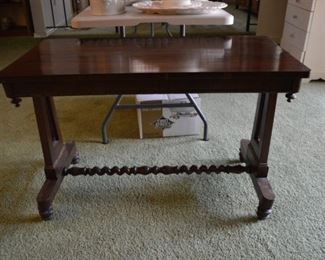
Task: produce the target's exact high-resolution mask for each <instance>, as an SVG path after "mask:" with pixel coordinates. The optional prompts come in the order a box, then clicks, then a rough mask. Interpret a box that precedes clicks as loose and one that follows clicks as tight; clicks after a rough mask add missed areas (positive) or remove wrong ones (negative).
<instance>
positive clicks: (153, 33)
mask: <svg viewBox="0 0 325 260" xmlns="http://www.w3.org/2000/svg"><path fill="white" fill-rule="evenodd" d="M150 34H151V38H153V37H155V24H154V23H150Z"/></svg>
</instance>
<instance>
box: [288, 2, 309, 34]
mask: <svg viewBox="0 0 325 260" xmlns="http://www.w3.org/2000/svg"><path fill="white" fill-rule="evenodd" d="M312 17H313V13H312V12H310V11H307V10H305V9H302V8H299V7H297V6H294V5H290V4H289V5H288V7H287V13H286V18H285V20H286V21H287V22H288V23H291V24H293V25H294V26H296V27H298V28H300V29H302V30H304V31H306V32H308V31H309V30H310V24H311V19H312Z"/></svg>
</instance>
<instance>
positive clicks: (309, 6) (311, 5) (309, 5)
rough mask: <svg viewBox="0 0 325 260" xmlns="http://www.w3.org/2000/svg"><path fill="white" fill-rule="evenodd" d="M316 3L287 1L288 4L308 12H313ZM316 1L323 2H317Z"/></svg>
mask: <svg viewBox="0 0 325 260" xmlns="http://www.w3.org/2000/svg"><path fill="white" fill-rule="evenodd" d="M316 1H317V0H289V4H292V5H295V6H298V7H300V8H303V9H306V10H308V11H313V10H314V9H315V3H316ZM318 1H324V0H318Z"/></svg>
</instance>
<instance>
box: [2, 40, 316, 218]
mask: <svg viewBox="0 0 325 260" xmlns="http://www.w3.org/2000/svg"><path fill="white" fill-rule="evenodd" d="M229 44H230V45H229ZM225 46H227V48H225ZM229 46H230V48H229ZM309 73H310V71H309V69H308V68H307V67H305V66H304V65H303V64H301V63H300V62H298V61H297V60H296V59H294V58H292V57H291V56H290V55H289V54H288V53H287V52H285V51H283V50H282V49H281V48H280V47H278V46H277V45H276V44H275V43H274V42H272V41H271V40H269V39H268V38H265V37H255V36H237V37H226V38H166V39H165V38H153V39H148V38H146V39H131V38H130V39H97V40H78V39H48V40H43V41H42V42H41V43H40V44H39V46H37V47H35V48H34V49H32V50H31V51H29V52H28V53H27V54H26V55H24V56H23V57H21V58H20V59H18V60H17V61H16V62H14V63H13V64H11V65H10V66H9V67H7V68H6V69H4V70H3V71H2V72H0V82H2V83H3V85H4V88H5V92H6V95H7V97H9V98H11V99H12V102H13V103H14V104H16V105H17V106H18V105H19V103H20V102H21V99H20V98H21V97H32V98H33V102H34V107H35V115H36V118H37V123H38V130H39V134H40V140H41V144H42V150H43V155H44V163H45V175H46V181H45V183H44V185H43V187H42V189H41V191H40V193H39V195H38V197H37V202H38V209H39V213H40V216H41V217H42V218H43V219H45V220H46V219H49V218H50V217H51V216H52V213H53V209H52V202H53V200H54V197H55V195H56V193H57V191H58V189H59V187H60V184H61V182H62V180H63V178H64V176H66V175H68V174H70V175H73V176H76V175H94V174H98V175H105V174H106V175H113V174H144V175H146V174H149V173H153V174H158V173H163V174H171V173H187V174H190V173H202V172H206V173H220V172H227V173H229V172H233V173H241V172H246V173H249V175H250V176H251V178H252V181H253V183H254V187H255V190H256V192H257V195H258V198H259V205H258V209H257V216H258V218H259V219H264V218H266V217H267V216H268V215H269V214H270V213H271V208H272V205H273V201H274V193H273V191H272V188H271V186H270V184H269V181H268V179H267V176H268V170H269V167H268V154H269V147H270V141H271V133H272V125H273V119H274V113H275V108H276V100H277V95H278V93H280V92H284V93H288V94H287V95H286V96H287V98H288V100H289V101H290V100H291V98H292V94H293V93H295V92H298V91H299V88H300V82H301V79H302V78H306V77H308V76H309ZM152 86H155V88H152ZM192 92H198V93H224V92H231V93H238V92H249V93H259V97H258V101H257V109H256V115H255V122H254V126H253V131H252V135H251V138H250V140H245V139H244V140H241V143H240V160H241V161H242V163H241V164H238V165H231V166H229V165H228V166H227V165H225V166H223V165H220V166H218V165H210V166H206V165H202V166H196V165H192V166H163V167H158V166H152V167H149V166H143V167H126V166H124V167H121V168H120V167H117V166H115V167H112V168H109V167H103V168H98V167H94V168H78V167H71V164H74V163H77V161H78V159H79V157H78V153H77V150H76V146H75V143H74V142H71V143H64V142H63V140H62V136H61V133H60V128H59V124H58V120H57V117H56V111H55V106H54V102H53V97H55V96H71V95H72V96H76V95H107V94H138V93H141V94H149V93H192ZM282 98H284V95H283V97H282ZM235 124H236V123H235V122H234V125H235ZM284 160H285V158H284Z"/></svg>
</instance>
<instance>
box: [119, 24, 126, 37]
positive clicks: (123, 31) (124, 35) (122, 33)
mask: <svg viewBox="0 0 325 260" xmlns="http://www.w3.org/2000/svg"><path fill="white" fill-rule="evenodd" d="M120 37H121V38H125V37H126V30H125V26H120Z"/></svg>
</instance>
